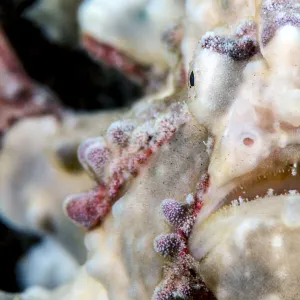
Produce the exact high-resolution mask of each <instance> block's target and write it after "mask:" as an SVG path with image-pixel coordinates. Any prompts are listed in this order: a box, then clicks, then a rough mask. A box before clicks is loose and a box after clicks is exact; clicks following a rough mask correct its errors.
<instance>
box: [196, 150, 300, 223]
mask: <svg viewBox="0 0 300 300" xmlns="http://www.w3.org/2000/svg"><path fill="white" fill-rule="evenodd" d="M298 194H300V151H299V146H288V147H286V148H285V149H282V151H278V150H276V151H273V152H272V154H271V155H270V156H269V157H268V158H267V159H265V160H264V161H262V162H260V163H259V164H258V165H257V167H256V168H255V169H254V170H252V171H251V172H249V173H246V174H244V175H242V176H239V177H237V178H234V179H233V180H231V181H229V182H226V183H225V184H223V185H222V186H217V185H216V184H214V182H213V181H212V182H211V185H210V187H209V188H208V190H207V193H206V194H205V195H204V197H203V199H204V206H203V208H202V210H201V211H200V213H199V215H198V217H197V221H196V222H197V223H198V224H199V223H202V222H204V221H205V220H206V219H207V218H209V217H210V216H211V215H213V214H217V213H218V212H219V211H220V210H222V209H230V208H231V207H234V206H240V205H244V204H246V203H247V202H251V201H255V200H258V199H266V200H267V199H268V198H269V197H271V196H288V195H298Z"/></svg>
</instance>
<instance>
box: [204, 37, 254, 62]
mask: <svg viewBox="0 0 300 300" xmlns="http://www.w3.org/2000/svg"><path fill="white" fill-rule="evenodd" d="M202 48H204V49H210V50H212V51H215V52H217V53H220V54H224V55H228V56H229V57H231V58H232V59H233V60H235V61H242V60H246V59H249V58H251V57H252V56H253V55H255V54H256V53H257V52H258V47H257V44H256V42H255V41H254V40H252V39H250V38H249V37H247V36H245V37H242V38H241V39H233V38H227V37H222V36H218V35H208V36H205V37H204V38H203V40H202Z"/></svg>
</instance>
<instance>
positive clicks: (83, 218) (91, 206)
mask: <svg viewBox="0 0 300 300" xmlns="http://www.w3.org/2000/svg"><path fill="white" fill-rule="evenodd" d="M106 194H107V193H106V187H105V186H98V187H97V188H95V189H94V190H91V191H89V192H87V193H82V194H78V195H74V196H72V198H70V199H69V200H68V201H67V203H66V206H65V210H66V212H67V214H68V216H69V217H70V218H71V219H72V220H75V221H76V222H77V223H78V224H80V225H82V226H83V227H85V228H92V227H94V226H95V225H96V224H97V223H98V222H99V221H100V219H102V218H104V217H105V216H106V214H107V213H108V211H109V210H110V203H109V202H108V199H107V198H106Z"/></svg>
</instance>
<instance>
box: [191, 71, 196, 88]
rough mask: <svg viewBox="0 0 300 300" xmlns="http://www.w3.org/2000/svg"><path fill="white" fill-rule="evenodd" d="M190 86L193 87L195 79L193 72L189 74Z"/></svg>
mask: <svg viewBox="0 0 300 300" xmlns="http://www.w3.org/2000/svg"><path fill="white" fill-rule="evenodd" d="M190 86H191V87H192V86H195V77H194V72H193V71H192V73H191V74H190Z"/></svg>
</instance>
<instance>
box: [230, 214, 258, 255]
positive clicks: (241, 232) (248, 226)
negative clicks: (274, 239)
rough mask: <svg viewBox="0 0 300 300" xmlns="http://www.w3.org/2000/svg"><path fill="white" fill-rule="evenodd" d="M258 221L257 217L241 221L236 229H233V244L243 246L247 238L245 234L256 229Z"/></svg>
mask: <svg viewBox="0 0 300 300" xmlns="http://www.w3.org/2000/svg"><path fill="white" fill-rule="evenodd" d="M259 223H260V220H258V219H247V220H245V221H243V222H242V223H241V224H240V225H239V226H238V227H237V229H236V231H235V244H236V245H237V246H238V247H239V248H240V249H244V248H245V240H246V238H247V235H248V234H249V233H250V232H251V231H253V230H255V229H257V227H258V225H259Z"/></svg>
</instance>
